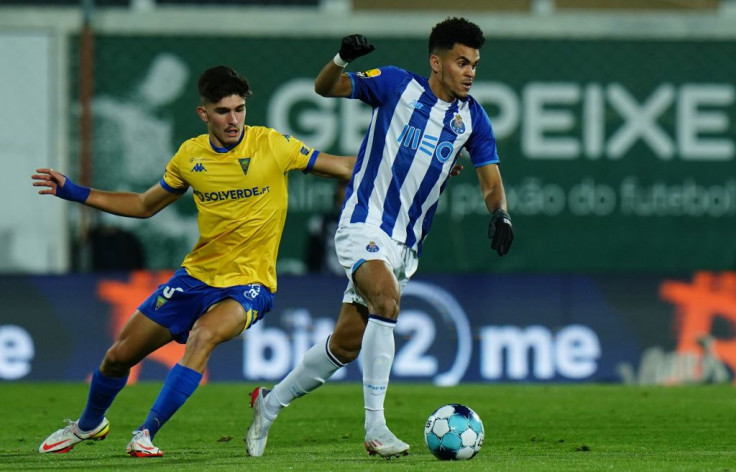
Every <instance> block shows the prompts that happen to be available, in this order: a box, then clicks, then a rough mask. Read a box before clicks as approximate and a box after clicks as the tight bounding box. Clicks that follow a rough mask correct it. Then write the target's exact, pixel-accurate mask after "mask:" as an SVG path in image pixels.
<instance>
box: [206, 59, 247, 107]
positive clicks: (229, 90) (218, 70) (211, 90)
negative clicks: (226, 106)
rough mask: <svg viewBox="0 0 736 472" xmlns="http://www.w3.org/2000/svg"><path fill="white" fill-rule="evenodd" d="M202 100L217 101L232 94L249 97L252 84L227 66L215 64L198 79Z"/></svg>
mask: <svg viewBox="0 0 736 472" xmlns="http://www.w3.org/2000/svg"><path fill="white" fill-rule="evenodd" d="M197 88H198V89H199V98H200V100H201V101H207V102H209V103H217V102H219V101H220V100H222V99H223V98H225V97H229V96H230V95H239V96H241V97H243V98H248V97H250V96H251V95H252V93H253V92H252V91H251V89H250V84H248V80H247V79H246V78H245V77H242V76H240V75H239V74H238V73H237V72H235V71H234V70H233V69H232V68H230V67H227V66H215V67H212V68H210V69H207V70H206V71H204V72H202V75H200V76H199V80H198V81H197Z"/></svg>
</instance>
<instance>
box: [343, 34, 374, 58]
mask: <svg viewBox="0 0 736 472" xmlns="http://www.w3.org/2000/svg"><path fill="white" fill-rule="evenodd" d="M374 49H376V47H375V46H374V45H372V44H371V43H369V42H368V38H366V37H365V36H363V35H362V34H351V35H350V36H345V37H344V38H342V44H341V45H340V52H339V54H340V58H341V59H342V60H343V61H345V62H352V61H354V60H355V59H357V58H359V57H362V56H365V55H366V54H370V53H371V52H373V50H374Z"/></svg>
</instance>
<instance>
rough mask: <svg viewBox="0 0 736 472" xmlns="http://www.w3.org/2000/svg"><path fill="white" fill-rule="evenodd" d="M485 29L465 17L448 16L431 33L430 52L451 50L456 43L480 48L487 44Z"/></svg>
mask: <svg viewBox="0 0 736 472" xmlns="http://www.w3.org/2000/svg"><path fill="white" fill-rule="evenodd" d="M485 42H486V38H485V37H483V31H481V29H480V28H479V27H478V25H476V24H475V23H472V22H470V21H468V20H466V19H465V18H457V17H453V18H447V19H446V20H444V21H442V22H440V23H437V24H436V25H435V26H434V28H432V32H431V33H430V35H429V53H430V54H432V53H434V52H435V51H437V50H438V49H444V50H450V49H452V48H453V46H455V44H456V43H460V44H462V45H465V46H468V47H471V48H474V49H480V48H481V47H482V46H483V44H485Z"/></svg>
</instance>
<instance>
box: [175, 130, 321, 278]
mask: <svg viewBox="0 0 736 472" xmlns="http://www.w3.org/2000/svg"><path fill="white" fill-rule="evenodd" d="M318 154H319V151H315V150H314V149H312V148H310V147H308V146H306V145H304V143H302V142H301V141H299V140H298V139H295V138H293V137H291V136H289V135H283V134H280V133H279V132H277V131H275V130H273V129H270V128H265V127H262V126H246V127H245V129H244V131H243V137H242V138H241V141H240V142H239V143H238V144H237V145H235V146H234V147H232V148H230V149H227V148H217V147H215V146H214V145H212V144H211V142H210V139H209V135H208V134H203V135H201V136H197V137H196V138H192V139H189V140H187V141H185V142H184V144H182V145H181V147H180V148H179V150H178V151H177V153H176V154H175V155H174V157H172V158H171V160H170V161H169V163H168V164H167V166H166V172H165V173H164V176H163V178H162V179H161V186H162V187H164V189H166V190H168V191H170V192H176V193H183V192H186V190H187V189H188V188H189V187H192V190H193V191H194V202H195V204H196V205H197V224H198V226H199V241H197V245H196V246H195V247H194V249H192V251H191V252H190V253H189V254H188V255H187V256H186V257H185V258H184V261H183V262H182V267H184V268H185V269H186V270H187V272H188V273H189V275H191V276H192V277H194V278H196V279H198V280H201V281H202V282H204V283H206V284H207V285H210V286H212V287H229V286H232V285H242V284H249V283H260V284H262V285H264V286H265V287H266V288H268V289H269V290H270V291H271V292H275V291H276V256H277V255H278V249H279V243H280V242H281V234H282V233H283V230H284V222H285V221H286V209H287V200H288V188H287V184H288V179H287V173H288V172H289V171H291V170H295V169H300V170H305V171H306V170H309V169H311V167H312V165H313V164H314V161H315V159H316V158H317V155H318Z"/></svg>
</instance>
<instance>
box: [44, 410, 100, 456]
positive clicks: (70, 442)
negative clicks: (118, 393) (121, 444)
mask: <svg viewBox="0 0 736 472" xmlns="http://www.w3.org/2000/svg"><path fill="white" fill-rule="evenodd" d="M64 421H66V423H67V425H66V427H65V428H62V429H59V430H57V431H55V432H54V433H53V434H51V436H49V437H48V438H46V440H45V441H44V442H42V443H41V445H40V446H38V452H40V453H42V454H43V453H46V452H69V451H71V450H72V449H73V448H74V446H76V445H77V444H78V443H80V442H82V441H86V440H91V441H102V440H103V439H105V436H107V433H109V432H110V422H109V421H107V418H102V422H101V423H100V424H99V425H97V427H96V428H95V429H93V430H92V431H82V430H81V429H79V425H78V424H77V423H78V422H79V420H77V421H72V420H69V419H67V420H64Z"/></svg>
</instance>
